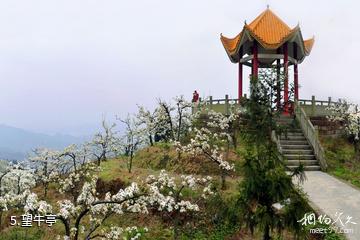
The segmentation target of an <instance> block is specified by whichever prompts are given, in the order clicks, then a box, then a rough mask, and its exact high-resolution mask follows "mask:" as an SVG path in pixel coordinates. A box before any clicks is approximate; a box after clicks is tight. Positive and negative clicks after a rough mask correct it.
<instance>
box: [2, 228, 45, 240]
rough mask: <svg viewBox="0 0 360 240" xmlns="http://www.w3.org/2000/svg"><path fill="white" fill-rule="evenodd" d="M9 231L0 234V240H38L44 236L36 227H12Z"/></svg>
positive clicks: (42, 231)
mask: <svg viewBox="0 0 360 240" xmlns="http://www.w3.org/2000/svg"><path fill="white" fill-rule="evenodd" d="M10 230H11V231H6V232H2V233H1V239H2V240H38V239H41V238H42V236H44V235H45V231H44V230H43V229H41V228H38V227H32V228H21V227H13V228H12V229H10Z"/></svg>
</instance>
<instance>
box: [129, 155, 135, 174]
mask: <svg viewBox="0 0 360 240" xmlns="http://www.w3.org/2000/svg"><path fill="white" fill-rule="evenodd" d="M133 158H134V153H133V152H132V151H131V153H130V158H129V164H128V170H129V173H131V169H132V161H133Z"/></svg>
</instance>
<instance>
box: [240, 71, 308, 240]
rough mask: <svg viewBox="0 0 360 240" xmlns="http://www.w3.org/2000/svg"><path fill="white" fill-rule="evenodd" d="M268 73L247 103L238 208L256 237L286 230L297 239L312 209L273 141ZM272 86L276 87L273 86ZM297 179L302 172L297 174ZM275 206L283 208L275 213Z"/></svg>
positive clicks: (256, 83) (273, 111)
mask: <svg viewBox="0 0 360 240" xmlns="http://www.w3.org/2000/svg"><path fill="white" fill-rule="evenodd" d="M271 80H272V78H270V79H269V73H268V72H267V71H266V72H264V73H262V74H260V75H259V78H258V79H253V80H252V82H251V84H252V88H251V97H250V99H249V100H248V101H247V102H246V103H245V107H246V111H245V113H244V117H245V122H244V127H243V130H242V135H243V136H244V139H245V141H247V143H248V144H247V146H248V147H247V149H246V155H245V162H244V164H243V175H244V179H243V181H242V182H241V183H240V186H239V189H240V190H239V192H240V195H239V199H238V204H239V206H240V207H241V209H242V212H243V217H244V221H245V225H246V226H247V228H248V229H249V230H250V231H251V232H252V233H253V232H255V229H258V230H260V231H261V232H263V239H264V240H268V239H271V236H270V234H271V232H273V231H275V230H276V231H278V232H281V231H283V230H284V229H287V230H289V231H291V232H293V234H294V236H296V237H301V236H304V232H303V229H302V228H301V226H300V224H299V223H298V222H297V221H298V219H300V218H301V217H302V216H303V215H304V214H305V213H306V211H307V210H308V209H309V206H308V204H307V202H306V200H305V197H304V196H303V195H302V194H301V193H300V191H299V190H298V189H297V187H296V186H295V185H294V184H293V183H292V176H293V175H295V173H293V174H292V175H288V174H287V173H286V172H285V170H286V169H285V164H284V162H283V161H282V158H281V156H280V154H279V152H278V150H277V148H276V145H275V144H274V143H273V142H272V141H271V133H272V131H276V132H277V131H278V129H277V128H278V126H277V124H276V122H275V117H277V116H278V114H279V112H277V111H276V109H275V107H274V102H276V99H275V100H274V92H276V89H274V88H273V86H274V83H273V82H272V81H271ZM271 84H273V85H271ZM296 174H297V175H299V174H300V175H301V174H302V172H301V171H298V169H297V173H296ZM274 204H281V206H282V207H281V208H280V209H276V208H275V207H274Z"/></svg>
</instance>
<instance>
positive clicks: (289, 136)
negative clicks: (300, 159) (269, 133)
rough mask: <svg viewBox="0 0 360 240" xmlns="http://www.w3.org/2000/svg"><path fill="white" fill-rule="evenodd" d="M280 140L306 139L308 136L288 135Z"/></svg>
mask: <svg viewBox="0 0 360 240" xmlns="http://www.w3.org/2000/svg"><path fill="white" fill-rule="evenodd" d="M280 140H306V138H305V137H304V135H303V136H295V135H293V136H292V135H287V136H281V137H280Z"/></svg>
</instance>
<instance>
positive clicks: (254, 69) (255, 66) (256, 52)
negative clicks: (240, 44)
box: [252, 41, 259, 78]
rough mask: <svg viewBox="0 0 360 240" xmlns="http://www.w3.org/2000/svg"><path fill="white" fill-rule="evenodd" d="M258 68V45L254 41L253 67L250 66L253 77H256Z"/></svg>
mask: <svg viewBox="0 0 360 240" xmlns="http://www.w3.org/2000/svg"><path fill="white" fill-rule="evenodd" d="M258 68H259V61H258V46H257V43H256V42H255V41H254V46H253V67H252V70H253V72H252V75H253V77H255V78H256V77H257V76H258Z"/></svg>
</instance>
